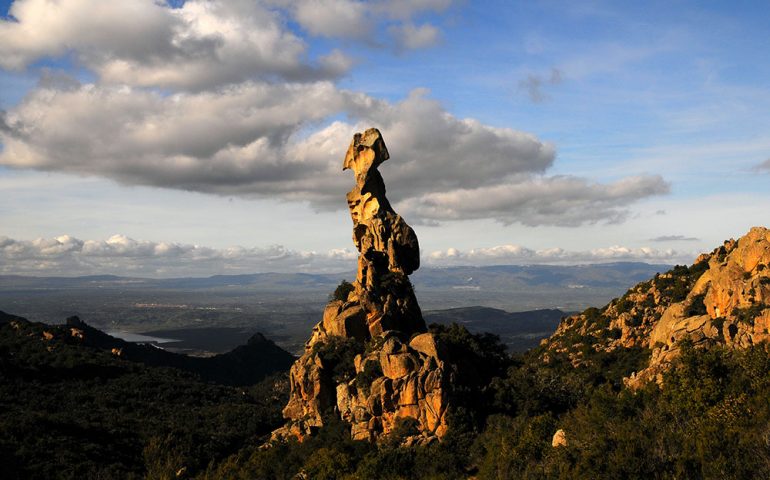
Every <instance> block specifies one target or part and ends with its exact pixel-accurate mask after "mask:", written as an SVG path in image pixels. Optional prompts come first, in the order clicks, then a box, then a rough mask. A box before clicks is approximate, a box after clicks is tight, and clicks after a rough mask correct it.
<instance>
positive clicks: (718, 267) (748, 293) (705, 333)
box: [543, 227, 770, 388]
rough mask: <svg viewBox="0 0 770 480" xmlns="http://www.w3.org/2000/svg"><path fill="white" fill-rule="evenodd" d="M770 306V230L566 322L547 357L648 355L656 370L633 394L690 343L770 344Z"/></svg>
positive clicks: (636, 381)
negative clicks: (624, 351)
mask: <svg viewBox="0 0 770 480" xmlns="http://www.w3.org/2000/svg"><path fill="white" fill-rule="evenodd" d="M769 304H770V230H768V229H766V228H763V227H754V228H752V229H751V230H750V231H749V232H748V233H747V234H746V235H745V236H743V237H741V238H739V239H738V240H732V239H731V240H728V241H725V242H724V244H723V245H722V246H720V247H718V248H716V249H715V250H714V251H712V252H711V253H704V254H702V255H700V256H699V257H698V258H697V259H696V261H695V263H694V264H693V265H691V266H690V267H684V266H677V267H674V268H673V269H672V270H670V271H668V272H666V273H663V274H659V275H656V276H655V277H654V278H653V279H652V280H649V281H647V282H642V283H640V284H638V285H636V286H635V287H633V288H631V289H630V290H629V291H628V292H627V293H626V294H625V295H623V296H622V297H620V298H617V299H615V300H613V301H612V302H610V303H609V304H608V305H606V306H605V307H604V308H602V309H596V308H589V309H587V310H586V311H585V312H583V313H581V314H579V315H573V316H571V317H568V318H566V319H564V320H563V321H562V323H561V324H560V325H559V327H558V329H557V331H556V332H555V333H554V335H553V336H551V337H550V338H549V339H547V340H545V341H544V342H543V345H544V346H545V353H544V355H543V358H544V360H545V361H548V360H549V357H550V355H553V354H565V355H568V356H569V359H570V361H571V362H572V364H573V365H574V366H579V365H581V364H582V363H583V362H585V361H590V360H588V359H587V355H586V353H587V352H590V351H597V352H598V351H605V352H607V351H613V350H616V349H619V348H641V349H647V350H649V352H650V360H649V364H648V365H647V367H646V368H644V369H642V370H640V371H639V372H635V373H634V374H632V375H631V376H630V377H628V378H626V379H625V383H626V385H627V386H629V387H631V388H638V387H640V386H642V385H644V384H646V383H648V382H649V381H651V380H654V381H657V382H658V383H660V382H661V381H662V375H661V374H662V372H664V371H665V370H666V369H667V368H669V366H670V365H671V362H672V360H674V359H675V358H676V357H677V356H678V355H679V352H680V349H681V347H682V345H683V342H688V343H691V344H692V345H693V346H695V347H708V346H712V345H725V346H727V347H730V348H746V347H749V346H751V345H755V344H758V343H763V342H767V341H768V340H770V333H768V332H769V329H770V305H769Z"/></svg>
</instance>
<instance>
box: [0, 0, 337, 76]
mask: <svg viewBox="0 0 770 480" xmlns="http://www.w3.org/2000/svg"><path fill="white" fill-rule="evenodd" d="M10 13H11V14H12V15H13V17H14V18H15V19H16V21H11V20H8V21H0V66H2V67H3V68H6V69H23V68H25V67H26V66H27V65H29V64H30V63H32V62H34V61H36V60H38V59H41V58H46V57H60V56H63V55H65V54H67V53H68V52H70V51H73V52H74V53H75V55H76V57H77V58H78V59H79V60H80V61H81V62H82V63H83V64H84V65H86V66H88V67H89V68H90V69H91V70H93V71H94V72H95V73H96V74H97V75H99V77H100V79H101V80H102V81H104V82H110V83H115V84H130V85H138V86H155V87H170V88H185V89H203V88H208V87H213V86H217V85H223V84H229V83H234V82H240V81H244V80H247V79H252V78H272V77H275V76H278V77H282V78H285V79H289V80H293V81H296V80H315V79H319V78H323V77H328V78H331V77H334V76H338V75H340V74H342V73H344V71H342V69H341V67H343V66H346V65H347V66H349V63H350V62H349V61H342V54H341V53H339V52H337V53H336V54H334V55H335V58H333V60H334V62H333V63H332V64H331V65H330V64H329V63H328V60H329V59H328V58H327V61H326V62H324V61H321V62H320V63H316V64H314V63H313V62H310V61H309V60H308V59H307V58H306V50H307V47H306V45H305V43H304V41H303V40H302V39H301V38H299V37H297V36H295V35H294V34H292V33H291V32H289V31H287V30H286V29H285V28H284V26H283V25H282V21H281V18H280V16H279V14H278V13H276V12H274V11H271V10H269V9H267V8H265V7H264V6H262V5H261V4H260V3H259V2H251V1H246V0H243V1H236V0H232V1H227V2H224V1H210V2H208V1H202V0H200V1H199V0H189V1H187V2H185V4H184V6H183V7H182V8H179V9H171V8H168V7H165V6H163V5H162V4H160V3H159V2H155V1H152V0H131V1H111V2H104V1H101V0H68V1H62V2H50V1H47V0H17V1H16V2H14V3H13V5H12V7H11V10H10ZM330 67H332V68H330Z"/></svg>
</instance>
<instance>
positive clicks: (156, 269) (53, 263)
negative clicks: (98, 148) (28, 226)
mask: <svg viewBox="0 0 770 480" xmlns="http://www.w3.org/2000/svg"><path fill="white" fill-rule="evenodd" d="M356 258H357V252H351V251H349V250H346V249H336V250H331V251H329V252H313V251H295V250H289V249H287V248H285V247H283V246H281V245H273V246H269V247H264V248H245V247H230V248H225V249H213V248H208V247H202V246H199V245H188V244H180V243H169V242H150V241H140V240H134V239H132V238H128V237H126V236H124V235H114V236H112V237H110V238H108V239H107V240H79V239H76V238H73V237H70V236H68V235H62V236H59V237H56V238H50V239H43V238H40V239H36V240H14V239H11V238H8V237H3V236H0V260H2V262H0V273H2V274H14V275H67V276H77V275H91V274H118V275H140V276H141V275H144V276H176V275H178V276H188V275H193V276H195V275H212V274H214V273H256V272H265V271H276V272H292V271H313V272H323V271H327V272H339V271H346V270H351V269H352V268H354V266H355V259H356Z"/></svg>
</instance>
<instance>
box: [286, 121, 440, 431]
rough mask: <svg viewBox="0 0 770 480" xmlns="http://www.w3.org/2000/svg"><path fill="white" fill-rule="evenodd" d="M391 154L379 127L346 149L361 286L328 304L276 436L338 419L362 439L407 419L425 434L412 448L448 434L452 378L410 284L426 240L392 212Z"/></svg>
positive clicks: (297, 367) (294, 372)
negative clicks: (387, 174) (387, 173)
mask: <svg viewBox="0 0 770 480" xmlns="http://www.w3.org/2000/svg"><path fill="white" fill-rule="evenodd" d="M389 157H390V155H389V153H388V149H387V147H386V146H385V142H384V140H383V139H382V135H381V134H380V132H379V130H377V129H375V128H370V129H368V130H366V131H365V132H364V133H357V134H355V136H354V137H353V141H352V142H351V144H350V147H349V148H348V150H347V153H346V155H345V159H344V161H343V170H348V169H350V170H352V171H353V174H354V177H355V182H356V183H355V186H354V187H353V189H352V190H351V191H350V192H348V194H347V197H346V198H347V204H348V208H349V210H350V217H351V219H352V220H353V243H354V245H355V246H356V249H357V250H358V252H359V257H358V269H357V274H356V280H355V281H354V282H353V289H352V291H351V292H350V293H349V294H348V296H347V299H344V300H340V299H334V300H331V301H330V302H329V304H328V305H327V306H326V308H325V309H324V313H323V318H322V320H321V321H320V322H319V323H318V324H317V325H316V326H315V327H314V328H313V331H312V333H311V337H310V339H309V340H308V342H307V343H306V344H305V351H304V353H303V354H302V356H301V357H300V358H299V359H298V360H297V361H296V362H295V363H294V365H293V366H292V368H291V371H290V384H291V394H290V399H289V402H288V404H287V406H286V407H285V408H284V410H283V415H284V418H286V419H287V424H286V426H284V427H282V428H281V429H279V430H277V431H276V432H274V435H273V436H274V438H275V437H278V438H281V437H288V436H294V437H297V438H299V439H300V440H301V439H303V438H305V437H306V436H307V435H312V434H313V433H314V431H315V430H316V429H318V428H321V427H322V426H323V425H324V423H325V418H328V416H329V415H334V416H338V417H340V418H341V419H342V420H344V421H346V422H348V423H349V424H350V425H351V436H352V437H353V438H354V439H360V440H372V441H374V440H377V439H379V438H380V437H382V436H383V435H387V434H388V433H390V432H391V431H392V430H393V429H394V427H395V426H396V422H397V421H398V420H399V419H401V418H406V417H410V418H413V419H415V420H416V421H417V423H418V430H419V431H420V435H419V436H418V438H410V439H409V441H410V442H415V441H418V442H428V441H431V440H432V439H436V438H440V437H441V436H443V435H444V433H446V430H447V423H446V410H447V393H448V391H447V390H448V389H447V386H448V384H449V383H450V382H449V380H450V378H449V377H450V376H451V374H450V373H449V369H447V368H446V366H445V360H446V353H445V349H444V348H442V346H441V345H440V342H439V341H438V339H437V338H436V337H435V335H433V334H432V333H430V332H427V329H426V326H425V321H424V320H423V317H422V313H421V311H420V307H419V305H418V303H417V298H416V297H415V294H414V290H413V288H412V284H411V282H410V281H409V277H408V275H410V274H411V273H412V272H414V271H415V270H417V269H418V268H419V266H420V248H419V244H418V241H417V236H416V235H415V233H414V230H412V228H411V227H410V226H409V225H408V224H407V223H406V222H405V221H404V219H403V218H401V216H400V215H398V214H397V213H396V212H395V211H394V210H393V208H392V207H391V205H390V203H389V202H388V199H387V197H386V196H385V183H384V181H383V179H382V176H381V175H380V172H379V171H378V170H377V167H378V166H379V165H380V164H382V163H383V162H384V161H386V160H388V159H389ZM341 372H344V373H341Z"/></svg>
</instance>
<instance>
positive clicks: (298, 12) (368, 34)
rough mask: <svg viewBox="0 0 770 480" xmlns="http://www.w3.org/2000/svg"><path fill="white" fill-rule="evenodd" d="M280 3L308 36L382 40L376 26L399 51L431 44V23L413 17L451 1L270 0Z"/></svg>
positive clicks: (435, 37)
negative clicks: (383, 31) (385, 33)
mask: <svg viewBox="0 0 770 480" xmlns="http://www.w3.org/2000/svg"><path fill="white" fill-rule="evenodd" d="M272 3H273V4H274V5H278V6H281V7H283V8H285V9H287V11H288V12H289V14H290V15H291V16H292V18H293V19H294V20H295V21H296V22H297V23H298V24H299V25H300V26H301V27H302V28H303V29H304V30H305V31H307V32H308V33H310V34H311V35H316V36H322V37H335V38H349V39H358V40H364V41H367V42H368V43H370V44H377V43H382V39H380V38H378V33H379V31H380V28H379V27H380V25H381V24H385V25H387V31H388V33H390V35H391V37H392V39H393V40H394V42H395V46H396V47H397V48H398V49H400V50H415V49H420V48H428V47H432V46H433V45H435V44H436V43H437V41H438V40H439V38H440V36H441V34H440V31H439V29H438V28H437V27H436V26H435V25H432V24H429V23H423V24H421V25H415V24H414V22H413V20H414V18H415V17H416V16H418V15H420V14H423V13H425V12H443V11H444V10H446V9H447V8H449V7H450V6H451V5H452V3H453V1H452V0H395V1H394V0H386V1H356V0H272Z"/></svg>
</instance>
